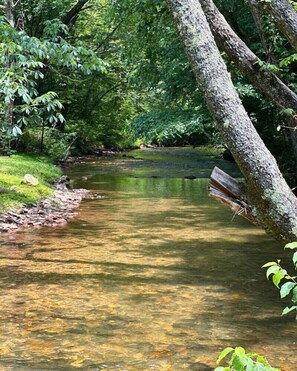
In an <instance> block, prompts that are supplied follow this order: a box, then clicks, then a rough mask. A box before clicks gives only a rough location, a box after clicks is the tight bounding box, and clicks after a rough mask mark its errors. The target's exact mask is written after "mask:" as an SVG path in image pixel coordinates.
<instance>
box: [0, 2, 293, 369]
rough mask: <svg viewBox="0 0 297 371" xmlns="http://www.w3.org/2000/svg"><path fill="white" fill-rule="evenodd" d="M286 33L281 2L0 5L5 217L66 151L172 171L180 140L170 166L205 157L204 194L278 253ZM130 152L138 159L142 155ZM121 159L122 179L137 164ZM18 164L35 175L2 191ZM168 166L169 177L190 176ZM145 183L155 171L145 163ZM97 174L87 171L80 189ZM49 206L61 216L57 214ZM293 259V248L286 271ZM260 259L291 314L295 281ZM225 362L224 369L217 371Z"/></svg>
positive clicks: (289, 33) (284, 174)
mask: <svg viewBox="0 0 297 371" xmlns="http://www.w3.org/2000/svg"><path fill="white" fill-rule="evenodd" d="M296 40H297V2H296V1H293V0H52V1H50V2H48V1H45V0H2V1H1V2H0V166H1V168H0V196H1V199H0V214H2V213H4V212H5V213H7V212H8V214H7V215H8V216H7V217H5V218H6V219H5V223H6V221H7V220H8V221H9V219H11V218H12V219H13V218H19V215H14V214H9V210H11V209H13V207H14V206H15V205H19V204H23V203H25V204H32V203H34V202H36V201H38V200H40V199H46V198H47V197H49V196H50V195H51V194H52V190H51V189H50V188H48V182H53V181H54V180H55V179H57V178H58V177H60V176H61V174H62V173H61V169H60V168H58V167H55V166H53V164H55V165H58V166H59V167H62V168H64V167H66V168H67V166H70V173H71V172H73V174H74V177H75V176H77V174H76V173H75V170H74V169H73V168H71V165H69V163H70V164H72V163H71V162H67V161H68V159H69V158H71V159H73V161H74V164H76V161H77V159H82V160H81V161H85V160H84V159H86V158H87V159H89V157H88V156H91V157H90V158H92V159H94V158H95V159H96V160H94V163H95V162H96V161H97V160H98V158H101V157H102V155H104V154H118V155H119V156H122V157H118V158H121V159H124V160H129V159H130V160H133V161H134V160H135V159H136V160H140V159H139V158H138V157H137V156H139V154H138V152H137V150H138V149H143V148H144V149H152V150H153V151H156V153H155V152H152V153H155V155H156V156H157V157H156V158H157V160H154V161H156V162H157V161H158V160H159V159H160V158H162V159H163V157H162V156H164V158H169V159H171V165H170V166H172V168H173V167H174V165H173V164H174V163H175V161H176V163H177V164H179V161H181V162H182V161H183V157H182V156H185V157H186V155H185V153H186V152H179V149H182V148H183V147H186V148H187V151H189V152H187V153H188V155H187V156H188V157H189V158H191V160H189V158H188V160H189V163H188V164H187V165H185V164H184V165H183V166H184V169H188V168H189V169H194V168H195V166H194V165H193V161H194V159H195V161H196V162H199V161H200V162H199V164H206V163H207V164H209V163H212V161H210V160H209V158H212V157H210V156H213V154H214V153H215V159H216V160H215V161H217V163H216V162H215V161H213V163H214V164H215V166H216V167H215V169H214V171H213V173H212V175H211V176H210V178H211V180H210V183H209V184H208V192H209V194H210V196H212V197H213V198H214V199H216V200H217V201H219V202H221V203H223V204H227V205H228V206H229V207H230V208H231V209H232V212H233V213H234V216H233V218H234V217H235V216H237V215H241V216H244V217H245V218H246V219H248V220H249V221H251V222H252V223H254V224H255V225H256V226H257V227H261V228H262V229H264V230H265V231H266V232H268V233H269V234H270V235H271V236H272V237H273V238H274V239H275V240H277V241H281V242H282V243H286V244H287V245H286V248H287V249H289V250H294V249H296V246H297V245H296V242H294V241H296V240H297V202H296V193H297V192H296V188H297V131H296V128H297V95H296V88H297V82H296V81H297V80H296V74H297V41H296ZM159 149H164V152H162V154H161V152H158V150H159ZM196 149H197V151H198V152H197V151H196ZM128 151H131V155H129V153H130V152H128ZM135 151H136V152H135ZM167 151H169V152H167ZM171 151H172V152H171ZM174 151H177V152H174ZM195 151H196V152H195ZM199 151H200V152H199ZM203 151H205V153H206V155H205V153H204V152H203ZM175 153H179V154H180V156H181V157H180V158H179V160H176V158H175V157H174V156H173V154H175ZM197 153H199V156H200V157H199V156H198V157H199V158H198V160H197V159H196V157H195V156H196V155H197ZM203 153H204V154H203ZM142 154H143V155H144V160H143V159H142V158H141V160H143V161H144V162H145V161H148V162H147V163H148V164H149V165H147V167H148V168H149V166H152V163H153V162H154V161H153V160H152V162H149V161H151V159H150V157H149V155H148V154H147V153H146V152H143V153H142ZM210 154H211V155H210ZM204 155H205V156H206V157H203V156H204ZM146 156H148V157H146ZM158 156H159V157H158ZM166 156H167V157H166ZM103 157H104V156H103ZM115 158H116V157H115ZM118 158H117V159H118ZM124 160H123V161H124ZM223 160H227V161H228V164H227V165H226V163H225V162H221V161H223ZM8 161H11V163H8ZM79 161H80V160H78V165H77V169H78V170H77V171H79V172H80V173H79V174H80V175H79V176H80V178H79V181H78V183H80V182H83V181H87V180H88V179H89V178H90V177H91V176H90V175H89V174H88V173H84V170H83V167H80V166H81V165H82V164H84V163H85V164H87V165H86V168H88V169H89V168H90V169H91V163H90V162H88V161H90V160H86V162H82V163H81V164H79ZM92 161H93V160H92ZM104 161H105V160H103V165H102V166H103V167H104V166H105V162H104ZM166 161H167V160H166ZM168 161H169V160H168ZM191 161H192V162H191ZM136 162H137V161H136ZM145 163H146V162H145ZM67 164H68V165H67ZM235 164H236V165H235ZM196 165H197V164H196ZM217 165H222V166H223V170H224V171H223V170H221V169H219V168H218V167H217ZM117 166H118V167H117V168H116V165H115V163H112V162H111V163H108V166H107V168H108V169H107V170H106V169H105V168H104V170H102V172H103V173H104V171H106V173H104V176H106V177H107V178H108V175H106V174H109V173H108V171H110V172H111V173H112V172H113V171H114V172H117V171H118V172H119V173H121V171H123V170H122V168H120V166H121V165H117ZM126 166H127V168H128V169H129V170H130V168H129V166H130V164H128V163H127V165H126ZM133 166H135V168H136V170H135V168H133V170H131V174H132V175H131V174H129V176H128V178H129V177H130V178H133V177H134V178H138V177H139V178H140V177H141V175H139V174H144V173H145V171H147V170H142V171H143V173H141V171H140V170H139V169H138V168H137V166H138V165H135V164H134V163H133ZM160 166H164V169H165V167H166V166H167V167H168V166H169V165H168V164H167V163H166V166H165V165H160ZM170 166H169V167H168V168H170ZM199 166H200V165H199ZM199 166H198V165H197V167H199ZM201 166H202V165H201ZM229 166H230V168H229ZM233 166H235V167H233ZM236 166H238V167H236ZM109 167H110V168H109ZM119 168H120V170H119ZM131 168H132V167H131ZM225 168H226V169H227V172H228V170H230V169H231V170H230V172H231V175H232V176H234V177H235V178H240V181H239V182H238V181H237V180H236V179H234V178H232V177H231V176H230V174H229V175H228V174H227V173H225ZM236 169H239V170H236ZM25 170H26V171H25ZM24 171H25V172H26V173H32V172H34V171H35V172H36V174H37V175H38V177H40V179H42V181H41V184H40V185H39V186H38V187H35V188H32V187H31V188H30V187H27V186H24V185H20V186H19V184H18V185H17V186H15V184H16V181H17V182H19V179H21V177H22V176H23V173H24ZM90 171H91V170H90ZM92 171H93V170H92ZM125 171H126V168H125ZM137 171H139V173H138V172H137ZM166 171H169V170H168V169H167V168H166V170H164V173H166ZM176 171H177V173H178V174H182V176H183V179H192V180H193V179H196V175H195V176H194V175H192V174H190V175H189V174H188V173H183V172H182V170H181V169H179V168H177V169H176ZM193 171H194V170H193ZM238 171H239V172H240V175H238V174H239V173H238ZM99 172H100V171H99ZM134 172H136V174H137V176H134V175H133V174H134ZM179 172H180V173H179ZM92 174H93V175H92V177H94V178H96V176H97V175H98V174H97V173H92ZM156 174H157V175H156ZM234 174H235V175H234ZM203 177H205V178H206V176H205V174H204V173H203ZM103 178H104V177H103ZM134 178H133V179H134ZM150 178H152V179H158V178H162V176H160V175H159V173H158V172H157V171H156V173H152V174H151V175H150ZM164 178H166V176H164ZM198 178H199V176H198ZM201 178H202V175H201ZM207 178H209V176H208V175H207ZM104 179H105V178H104ZM108 180H109V181H110V179H109V178H108ZM66 181H67V182H68V180H66ZM112 181H114V179H113V180H112ZM96 182H97V183H96ZM100 182H101V180H100V179H99V180H98V179H97V178H96V181H94V184H95V185H96V184H99V183H100ZM125 182H128V181H127V179H126V180H125ZM115 183H116V182H115ZM100 184H101V183H100ZM102 184H103V183H102ZM83 185H84V184H83ZM136 186H137V187H139V189H140V188H141V186H140V185H139V184H138V183H137V184H136ZM142 186H143V184H142ZM26 187H27V188H26ZM58 187H59V185H58ZM143 187H144V186H143ZM160 187H161V188H160V189H162V192H164V194H163V193H162V192H161V193H162V197H165V198H166V197H167V193H166V192H167V191H164V190H163V188H162V187H163V185H162V186H160ZM86 188H87V187H86ZM169 188H170V187H169ZM172 188H173V189H174V190H171V191H172V192H173V193H174V192H175V186H174V187H172ZM206 188H207V187H206ZM156 189H157V188H156ZM113 191H114V190H113ZM146 191H147V190H146ZM22 192H23V194H22ZM108 192H110V190H109V191H108ZM108 192H107V193H108ZM141 192H144V190H143V189H142V188H141ZM148 192H150V190H149V191H148ZM199 192H200V191H199ZM103 193H104V192H103ZM149 194H150V193H149ZM61 197H62V198H63V196H61ZM82 197H84V196H83V195H80V194H79V195H78V196H77V198H75V197H74V198H73V199H72V201H71V202H73V203H75V204H76V203H77V202H78V203H79V202H80V201H81V198H82ZM96 197H98V199H101V198H100V197H101V196H100V195H97V194H96ZM104 197H105V196H102V198H104ZM150 197H151V196H150ZM175 197H176V195H175V193H174V197H173V198H175ZM46 202H47V201H45V204H44V205H45V206H42V207H47V206H46ZM64 203H65V200H64ZM53 209H54V206H53ZM148 209H150V206H149V207H148ZM65 210H66V209H65ZM136 210H137V205H136ZM161 211H163V209H162V208H161ZM161 211H160V213H161ZM42 212H43V211H42V210H41V209H40V208H39V209H38V210H37V213H39V214H42ZM67 212H68V210H66V211H65V213H67ZM26 213H27V211H26ZM62 214H63V213H60V214H59V220H60V222H61V224H62V223H63V222H64V221H65V223H66V222H67V220H68V219H67V218H66V219H67V220H66V219H64V217H63V215H62ZM195 215H196V214H195ZM71 217H72V215H71ZM178 218H180V216H178ZM0 219H1V215H0ZM157 219H158V216H157ZM173 219H174V217H173ZM232 220H233V219H232ZM0 221H2V220H0ZM5 223H4V224H5ZM38 223H39V221H38V220H37V221H36V225H38ZM5 225H6V224H5ZM33 225H34V223H33ZM82 225H83V226H85V225H88V224H82ZM218 225H219V222H218ZM5 228H6V227H5ZM244 228H245V227H243V230H244ZM3 230H4V231H8V229H7V230H5V229H3ZM1 231H2V230H1V228H0V234H1ZM122 233H123V234H125V232H122ZM160 233H161V232H160ZM162 233H164V231H163V230H162ZM243 234H244V233H243ZM166 238H167V237H166ZM166 238H165V240H166ZM202 239H203V238H202ZM210 240H211V238H210ZM175 242H176V241H175ZM0 246H1V244H0ZM115 253H117V252H115ZM191 254H192V252H191ZM187 258H188V257H187ZM286 258H287V256H286ZM188 263H189V262H188ZM264 263H265V262H263V264H264ZM296 264H297V252H295V254H294V255H293V268H296ZM147 265H148V266H149V264H147ZM264 268H267V269H268V270H267V277H268V278H269V277H272V279H273V283H274V285H275V286H276V287H277V288H278V289H280V296H281V298H285V297H287V296H289V294H290V295H291V294H292V295H293V298H292V302H293V304H294V306H292V307H286V308H285V309H284V312H283V314H287V313H290V312H292V311H294V313H295V311H296V310H297V306H296V305H295V304H296V302H297V296H296V295H297V290H296V288H297V282H296V277H295V276H290V275H289V274H288V272H287V271H286V270H285V269H284V268H283V267H282V265H281V262H280V260H275V259H274V260H273V261H270V262H268V263H267V264H266V265H264ZM63 269H64V268H63ZM108 274H109V273H108ZM204 274H205V276H207V274H208V272H207V273H205V272H204ZM125 278H126V277H125ZM191 279H192V278H191ZM282 280H284V281H285V280H286V283H284V284H283V285H282V286H281V287H280V282H281V281H282ZM284 281H282V283H283V282H284ZM187 331H189V330H187ZM232 352H233V353H232ZM231 353H232V354H233V356H232V358H231V361H232V360H233V361H234V360H235V361H236V360H237V359H241V361H242V362H243V363H242V364H241V366H240V367H241V368H240V367H239V366H238V365H237V366H236V367H237V368H236V367H235V368H234V369H235V370H244V369H245V368H244V367H252V368H250V370H257V367H259V370H261V369H262V368H261V367H262V366H260V365H259V364H257V363H258V361H259V362H260V364H262V365H263V366H265V367H267V368H265V370H266V369H267V370H274V369H273V368H270V366H269V364H268V363H267V364H265V362H266V361H264V360H261V359H260V358H259V359H258V358H257V362H256V361H255V362H256V363H255V364H254V363H251V364H250V365H249V364H248V362H254V361H249V360H248V359H249V357H251V358H253V357H254V358H255V357H256V356H257V354H256V353H255V355H252V353H250V354H249V355H247V354H246V353H245V350H244V349H243V348H240V347H236V348H231V347H229V348H225V351H223V353H221V356H220V357H221V359H220V357H219V360H222V359H224V358H225V357H226V356H227V355H228V354H229V356H230V354H231ZM236 357H237V358H236ZM231 361H230V362H231ZM241 361H240V362H241ZM40 362H41V363H40V364H42V361H40ZM73 362H74V363H73V364H74V365H75V361H73ZM244 362H247V363H244ZM78 365H80V363H78ZM230 365H231V363H230ZM75 367H76V366H75ZM79 367H80V366H79ZM230 367H231V366H230ZM253 367H255V368H253ZM160 369H162V368H160ZM164 369H166V368H164ZM169 369H170V368H168V370H169ZM228 369H229V370H231V369H232V370H233V368H232V367H231V368H224V367H221V368H220V367H219V368H218V370H228ZM246 369H247V370H249V368H246ZM263 370H264V368H263ZM275 370H276V369H275Z"/></svg>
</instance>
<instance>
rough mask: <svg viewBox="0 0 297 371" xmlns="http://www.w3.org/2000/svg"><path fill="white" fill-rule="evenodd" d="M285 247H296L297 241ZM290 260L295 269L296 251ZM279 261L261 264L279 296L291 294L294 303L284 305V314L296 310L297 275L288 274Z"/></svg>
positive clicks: (296, 262)
mask: <svg viewBox="0 0 297 371" xmlns="http://www.w3.org/2000/svg"><path fill="white" fill-rule="evenodd" d="M285 249H291V250H294V249H297V242H291V243H289V244H287V245H286V246H285ZM292 261H293V265H294V268H295V270H296V271H297V251H296V252H294V254H293V258H292ZM280 263H281V261H280V260H277V261H273V262H268V263H266V264H264V265H263V268H268V269H267V272H266V276H267V279H268V278H269V277H270V276H272V282H273V283H274V285H275V286H276V287H277V288H278V289H279V290H280V297H281V298H282V299H283V298H285V297H287V296H288V295H291V301H292V303H293V304H295V305H293V306H291V307H286V308H285V309H284V310H283V313H282V315H284V314H287V313H290V312H292V311H297V276H296V275H295V276H294V275H290V274H288V272H287V270H286V269H284V268H282V266H281V265H280ZM284 281H285V282H284ZM295 313H296V312H295ZM296 319H297V315H296Z"/></svg>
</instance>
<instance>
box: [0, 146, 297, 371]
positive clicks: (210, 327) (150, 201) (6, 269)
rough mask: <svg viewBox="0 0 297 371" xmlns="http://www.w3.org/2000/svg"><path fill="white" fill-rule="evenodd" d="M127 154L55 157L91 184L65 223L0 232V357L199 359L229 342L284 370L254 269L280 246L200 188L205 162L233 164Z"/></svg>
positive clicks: (264, 288)
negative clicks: (77, 160)
mask: <svg viewBox="0 0 297 371" xmlns="http://www.w3.org/2000/svg"><path fill="white" fill-rule="evenodd" d="M128 156H130V157H127V156H126V157H122V156H121V155H119V156H117V157H115V158H106V159H102V158H101V159H94V158H88V159H86V160H85V161H84V163H82V164H79V165H71V166H69V167H68V169H67V170H66V173H68V174H69V175H70V176H71V177H72V178H73V179H74V180H75V181H74V185H75V186H76V187H85V188H89V189H91V190H92V191H93V192H94V193H95V194H97V195H98V197H97V198H96V199H94V200H85V201H84V202H83V203H82V205H81V207H80V209H79V213H78V215H77V217H76V218H75V219H74V220H73V221H71V222H70V223H69V224H68V225H66V226H62V227H56V228H41V229H28V230H26V231H23V232H21V233H16V234H15V235H12V236H10V237H9V238H7V237H5V236H4V235H3V236H1V237H0V239H1V241H2V242H1V246H0V265H1V267H0V293H1V298H2V301H1V306H0V369H1V370H24V371H26V370H76V369H82V370H101V369H108V370H129V371H130V370H133V371H134V370H174V371H175V370H177V371H178V370H212V369H213V368H214V367H215V359H216V357H217V355H218V353H219V352H220V350H222V349H223V348H224V347H226V346H239V345H241V346H244V347H246V348H247V349H248V350H253V351H257V352H260V353H262V354H265V355H266V356H267V358H268V360H269V361H270V362H271V364H273V365H274V366H282V368H283V370H288V371H289V370H290V371H293V370H296V365H295V363H296V342H297V335H296V334H297V333H296V329H297V325H296V322H295V321H294V316H287V317H283V318H282V317H280V313H281V311H282V308H283V307H284V306H285V305H287V304H288V302H287V301H283V302H281V301H280V300H279V299H278V291H277V290H276V289H274V288H273V286H272V284H271V283H269V282H267V281H266V279H265V272H264V270H261V269H260V267H261V265H262V264H264V263H265V262H267V261H269V260H271V259H275V258H285V257H284V252H283V249H282V247H281V246H279V245H278V244H277V243H275V242H274V241H273V240H271V239H270V238H269V237H268V236H266V235H265V234H264V233H263V232H262V231H261V230H259V229H257V228H255V227H254V226H252V225H251V224H250V223H248V222H247V221H245V220H243V219H241V218H240V217H238V216H234V215H233V214H232V212H230V211H229V210H228V209H226V208H225V207H223V206H221V205H219V204H217V203H216V202H215V201H213V200H211V199H209V198H208V196H207V192H206V188H207V179H206V178H207V177H208V176H209V174H210V171H211V169H212V168H213V166H214V165H215V164H217V165H219V166H220V167H221V168H223V169H226V170H228V172H229V173H230V174H233V175H236V174H237V175H239V174H238V172H237V169H236V167H235V166H234V165H233V164H230V163H227V162H224V161H222V160H217V159H215V158H214V157H213V156H211V153H209V152H207V151H205V150H203V151H202V150H201V149H196V150H193V149H189V148H187V149H169V150H168V149H157V150H139V151H134V152H133V153H129V154H128ZM132 156H133V157H134V158H132ZM188 175H194V176H197V177H198V179H194V180H189V179H184V176H188ZM82 176H84V177H87V178H88V179H87V180H86V179H85V178H84V180H83V179H82Z"/></svg>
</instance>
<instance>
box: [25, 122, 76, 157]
mask: <svg viewBox="0 0 297 371" xmlns="http://www.w3.org/2000/svg"><path fill="white" fill-rule="evenodd" d="M75 140H76V133H75V132H72V133H69V134H68V133H63V132H61V131H60V130H57V129H55V128H44V131H43V130H42V128H41V129H38V128H35V127H33V128H28V129H27V130H26V131H25V133H24V135H23V136H22V137H21V139H20V142H19V143H18V148H19V149H21V150H22V151H24V152H26V153H40V152H42V153H44V154H45V155H47V156H48V157H49V158H50V159H51V160H52V161H54V162H57V161H63V160H65V159H66V158H67V157H68V156H69V155H70V153H71V148H72V145H73V143H74V142H75Z"/></svg>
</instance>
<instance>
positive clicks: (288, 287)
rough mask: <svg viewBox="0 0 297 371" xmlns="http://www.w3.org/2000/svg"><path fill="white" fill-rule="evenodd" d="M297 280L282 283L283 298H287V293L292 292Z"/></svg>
mask: <svg viewBox="0 0 297 371" xmlns="http://www.w3.org/2000/svg"><path fill="white" fill-rule="evenodd" d="M296 285H297V284H296V283H295V282H286V283H284V284H283V285H282V287H281V289H280V296H281V298H282V299H283V298H285V297H286V296H287V295H289V294H290V292H291V290H292V289H293V288H294V287H295V286H296Z"/></svg>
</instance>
